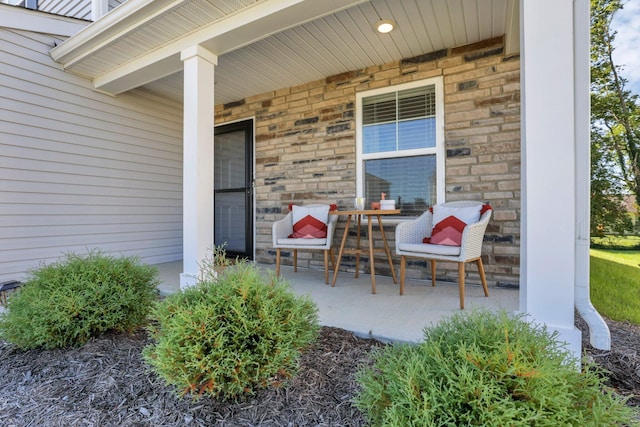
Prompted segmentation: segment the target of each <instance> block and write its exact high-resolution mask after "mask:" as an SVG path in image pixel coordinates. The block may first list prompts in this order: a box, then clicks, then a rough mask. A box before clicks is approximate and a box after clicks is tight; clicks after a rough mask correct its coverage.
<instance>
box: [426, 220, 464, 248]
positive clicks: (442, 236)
mask: <svg viewBox="0 0 640 427" xmlns="http://www.w3.org/2000/svg"><path fill="white" fill-rule="evenodd" d="M466 226H467V224H466V223H465V222H464V221H462V220H461V219H459V218H456V217H455V216H453V215H451V216H448V217H446V218H445V219H443V220H442V221H440V222H439V223H437V224H436V225H435V227H433V230H432V231H431V239H430V241H429V243H431V244H434V245H447V246H460V245H461V244H462V232H463V231H464V228H465V227H466Z"/></svg>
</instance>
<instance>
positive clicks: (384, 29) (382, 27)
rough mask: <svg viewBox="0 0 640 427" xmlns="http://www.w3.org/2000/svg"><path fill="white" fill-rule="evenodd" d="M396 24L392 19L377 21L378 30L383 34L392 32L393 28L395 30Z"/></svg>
mask: <svg viewBox="0 0 640 427" xmlns="http://www.w3.org/2000/svg"><path fill="white" fill-rule="evenodd" d="M395 26H396V23H395V22H393V21H392V20H391V19H381V20H380V21H378V22H376V30H377V31H378V32H379V33H382V34H386V33H389V32H391V30H393V29H394V28H395Z"/></svg>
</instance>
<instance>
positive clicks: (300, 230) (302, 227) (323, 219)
mask: <svg viewBox="0 0 640 427" xmlns="http://www.w3.org/2000/svg"><path fill="white" fill-rule="evenodd" d="M329 209H330V206H329V205H316V206H296V205H293V206H292V210H291V213H292V216H293V218H292V219H293V233H292V234H290V235H289V238H291V239H324V238H326V237H327V223H328V222H329Z"/></svg>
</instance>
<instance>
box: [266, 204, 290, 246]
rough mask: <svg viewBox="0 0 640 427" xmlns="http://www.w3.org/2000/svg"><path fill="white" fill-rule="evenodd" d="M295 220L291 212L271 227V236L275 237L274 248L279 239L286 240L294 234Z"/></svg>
mask: <svg viewBox="0 0 640 427" xmlns="http://www.w3.org/2000/svg"><path fill="white" fill-rule="evenodd" d="M292 221H293V219H292V215H291V212H289V213H288V214H287V216H285V217H284V218H282V219H281V220H278V221H276V222H274V223H273V225H272V226H271V235H272V237H273V246H274V247H275V246H277V244H278V239H286V238H287V237H289V235H291V234H292V233H293V222H292Z"/></svg>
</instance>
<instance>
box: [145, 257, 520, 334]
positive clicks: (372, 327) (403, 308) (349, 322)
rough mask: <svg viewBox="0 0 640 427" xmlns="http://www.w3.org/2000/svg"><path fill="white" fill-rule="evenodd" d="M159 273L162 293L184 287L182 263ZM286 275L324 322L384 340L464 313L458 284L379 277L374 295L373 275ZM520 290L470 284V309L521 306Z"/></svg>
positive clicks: (310, 271)
mask: <svg viewBox="0 0 640 427" xmlns="http://www.w3.org/2000/svg"><path fill="white" fill-rule="evenodd" d="M258 266H259V267H260V268H261V269H264V270H265V271H266V270H274V269H275V265H267V264H258ZM156 267H157V268H158V271H159V273H160V280H161V282H162V283H161V285H160V286H159V288H160V293H161V294H163V295H167V294H170V293H173V292H176V291H177V290H178V289H179V282H180V280H179V276H180V273H181V272H182V261H175V262H170V263H164V264H158V265H156ZM281 274H282V276H283V277H285V278H286V279H287V280H288V282H289V283H290V284H291V287H292V290H293V291H294V292H295V293H296V294H298V295H309V296H310V297H311V299H312V300H313V301H314V302H315V303H316V305H317V306H318V311H319V319H320V324H322V325H324V326H334V327H337V328H342V329H346V330H348V331H352V332H353V333H354V334H356V335H358V336H364V337H372V338H376V339H379V340H383V341H411V342H417V341H421V340H422V329H423V328H424V327H425V326H427V325H431V324H434V323H436V322H438V321H440V320H441V319H443V318H446V317H447V316H450V315H452V314H454V313H458V312H460V309H459V299H458V284H457V283H452V282H437V285H436V287H432V286H431V282H428V281H421V280H420V281H419V280H407V281H406V283H405V293H404V295H402V296H401V295H400V294H399V292H398V289H399V288H398V286H399V285H396V284H394V283H393V279H392V278H391V277H387V276H380V275H376V291H377V293H376V294H375V295H374V294H372V293H371V277H370V276H369V275H368V274H360V277H359V278H357V279H356V278H354V277H353V276H354V275H353V273H351V272H340V273H339V274H338V280H337V282H336V286H335V287H331V285H325V284H324V272H323V271H320V270H314V269H306V268H298V272H297V273H294V271H293V267H289V266H282V267H281ZM518 298H519V296H518V290H517V289H504V288H495V287H491V286H489V297H488V298H486V297H485V296H484V294H483V292H482V287H481V286H480V285H473V284H471V285H467V287H466V293H465V310H472V309H474V308H480V307H484V308H489V309H493V310H499V309H504V310H506V311H508V312H513V311H516V310H518V307H519V303H518Z"/></svg>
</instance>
